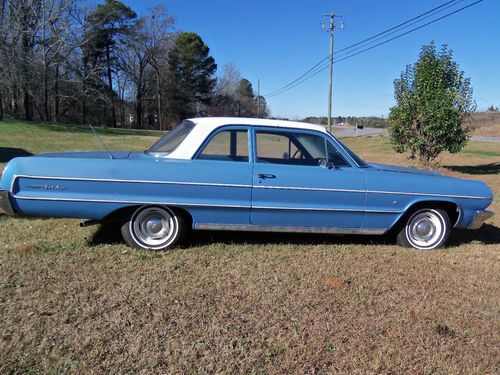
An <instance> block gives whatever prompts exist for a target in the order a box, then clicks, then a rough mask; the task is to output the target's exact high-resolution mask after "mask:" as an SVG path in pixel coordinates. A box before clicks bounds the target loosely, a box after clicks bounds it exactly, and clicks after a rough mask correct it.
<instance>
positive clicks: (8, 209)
mask: <svg viewBox="0 0 500 375" xmlns="http://www.w3.org/2000/svg"><path fill="white" fill-rule="evenodd" d="M0 210H1V211H3V212H5V213H6V214H7V215H14V214H15V211H14V209H13V208H12V205H11V204H10V200H9V192H8V191H5V190H1V189H0Z"/></svg>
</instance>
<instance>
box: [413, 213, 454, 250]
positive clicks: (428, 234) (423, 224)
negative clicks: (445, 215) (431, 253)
mask: <svg viewBox="0 0 500 375" xmlns="http://www.w3.org/2000/svg"><path fill="white" fill-rule="evenodd" d="M444 234H445V224H444V221H443V219H442V217H441V215H439V213H438V212H437V211H434V210H423V211H419V212H416V213H415V214H414V215H413V216H412V218H411V219H410V220H409V222H408V225H407V226H406V235H407V238H408V241H409V242H410V243H411V244H412V246H414V247H416V248H420V249H432V248H434V247H436V246H437V245H438V244H439V243H440V241H441V240H442V239H443V236H444Z"/></svg>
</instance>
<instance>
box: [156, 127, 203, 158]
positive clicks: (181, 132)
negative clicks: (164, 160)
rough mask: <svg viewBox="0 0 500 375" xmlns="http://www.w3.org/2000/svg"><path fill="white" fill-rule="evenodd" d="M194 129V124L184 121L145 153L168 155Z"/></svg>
mask: <svg viewBox="0 0 500 375" xmlns="http://www.w3.org/2000/svg"><path fill="white" fill-rule="evenodd" d="M194 127H195V123H194V122H192V121H188V120H186V121H183V122H181V123H180V124H179V125H177V126H176V127H175V128H173V129H172V130H171V131H169V132H168V133H167V134H165V135H164V136H163V137H161V138H160V139H159V141H158V142H156V143H155V144H154V145H153V146H151V148H150V149H149V150H148V151H147V152H148V153H150V154H164V155H167V154H170V153H171V152H172V151H174V150H175V149H176V148H177V147H178V146H179V145H180V144H181V143H182V141H183V140H184V139H185V138H186V137H187V136H188V134H189V133H191V130H193V128H194Z"/></svg>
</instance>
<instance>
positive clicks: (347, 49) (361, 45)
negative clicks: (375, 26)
mask: <svg viewBox="0 0 500 375" xmlns="http://www.w3.org/2000/svg"><path fill="white" fill-rule="evenodd" d="M462 1H464V0H458V1H457V0H453V3H452V4H449V5H447V6H446V7H444V8H443V9H439V10H438V11H436V12H434V13H432V14H428V15H426V16H424V17H421V18H420V19H419V20H417V21H413V22H405V23H406V24H407V25H406V26H404V27H401V28H399V29H398V30H393V31H392V32H389V33H386V34H385V35H383V36H380V37H378V38H377V36H378V35H380V33H379V34H377V35H376V36H373V37H370V38H368V39H365V41H367V40H371V42H369V43H364V42H358V43H355V44H353V45H350V46H348V47H345V48H342V49H340V50H338V51H336V52H335V56H336V57H342V56H345V55H348V54H351V53H352V52H354V51H359V50H360V49H362V48H364V47H366V46H368V45H370V44H373V43H375V42H377V41H379V40H383V39H385V38H387V37H389V36H390V35H394V34H396V33H398V32H400V31H403V30H405V29H407V28H409V27H410V26H413V25H415V24H418V23H420V22H422V21H423V20H426V19H428V18H431V17H433V16H435V15H437V14H438V13H441V12H443V11H445V10H446V9H448V8H451V7H453V6H455V5H457V4H459V3H461V2H462ZM444 5H446V4H444ZM427 13H428V12H427ZM387 31H390V30H387ZM355 46H357V47H356V48H352V47H355ZM339 54H340V56H339Z"/></svg>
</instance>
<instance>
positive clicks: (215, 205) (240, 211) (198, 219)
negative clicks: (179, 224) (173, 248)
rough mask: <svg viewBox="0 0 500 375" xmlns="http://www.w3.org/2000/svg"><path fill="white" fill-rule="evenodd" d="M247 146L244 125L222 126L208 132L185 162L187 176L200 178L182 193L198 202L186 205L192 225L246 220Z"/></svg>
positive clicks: (249, 165)
mask: <svg viewBox="0 0 500 375" xmlns="http://www.w3.org/2000/svg"><path fill="white" fill-rule="evenodd" d="M249 147H250V142H249V135H248V128H247V127H242V126H225V127H222V128H219V129H217V130H216V131H215V132H214V133H212V134H211V135H209V136H208V137H207V140H206V141H205V142H204V144H203V145H202V146H201V147H200V149H199V150H198V152H197V153H196V154H195V155H194V157H193V159H192V160H191V161H190V162H189V169H188V171H189V174H190V175H191V179H192V180H193V181H200V182H202V183H200V184H199V185H196V186H194V189H193V187H190V191H187V190H186V193H185V194H186V196H190V197H191V198H190V199H191V200H192V201H200V202H201V203H202V204H201V205H200V206H197V207H192V208H190V212H191V213H192V216H193V220H194V221H195V222H194V223H193V224H194V226H195V227H197V228H202V227H203V226H202V225H205V226H206V225H209V224H216V225H222V224H228V223H230V224H236V225H248V224H249V216H250V205H251V192H252V177H251V176H252V169H253V163H252V160H251V154H250V153H249ZM200 225H201V226H200Z"/></svg>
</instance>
